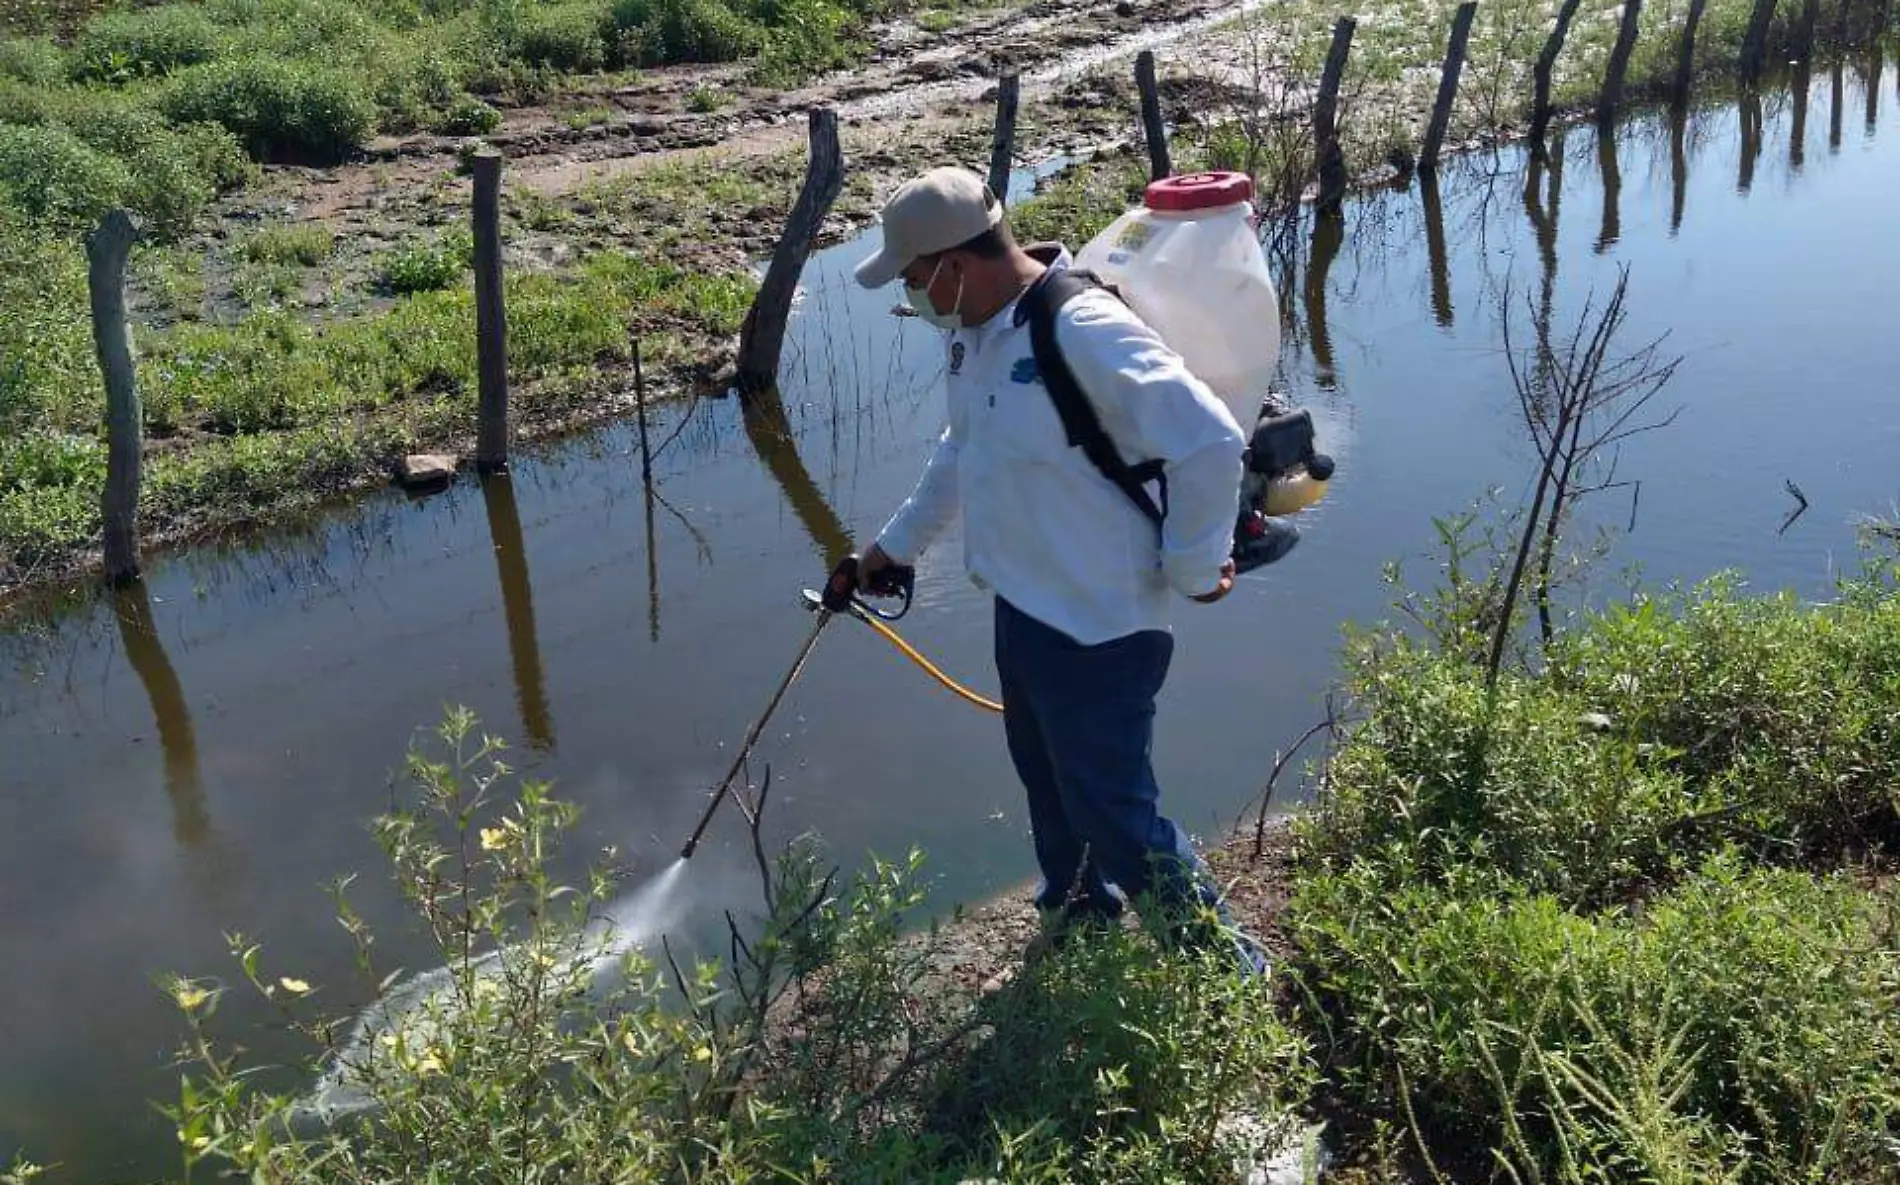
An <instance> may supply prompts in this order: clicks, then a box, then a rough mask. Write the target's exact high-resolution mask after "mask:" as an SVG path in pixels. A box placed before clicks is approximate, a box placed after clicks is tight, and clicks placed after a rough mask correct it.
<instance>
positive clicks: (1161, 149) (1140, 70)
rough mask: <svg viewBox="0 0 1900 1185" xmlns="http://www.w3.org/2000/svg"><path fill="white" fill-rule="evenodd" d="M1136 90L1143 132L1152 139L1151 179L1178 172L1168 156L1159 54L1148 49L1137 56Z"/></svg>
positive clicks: (1150, 140) (1149, 158)
mask: <svg viewBox="0 0 1900 1185" xmlns="http://www.w3.org/2000/svg"><path fill="white" fill-rule="evenodd" d="M1135 89H1136V90H1138V91H1140V92H1141V134H1142V135H1143V136H1145V137H1146V138H1147V140H1148V179H1149V180H1150V181H1159V180H1161V179H1162V178H1163V177H1172V176H1173V175H1174V162H1173V161H1172V160H1170V159H1169V157H1168V127H1167V125H1166V124H1165V123H1163V122H1162V120H1161V88H1160V85H1159V84H1158V83H1156V82H1155V55H1154V51H1153V50H1151V49H1144V50H1142V51H1141V53H1139V54H1137V55H1136V57H1135Z"/></svg>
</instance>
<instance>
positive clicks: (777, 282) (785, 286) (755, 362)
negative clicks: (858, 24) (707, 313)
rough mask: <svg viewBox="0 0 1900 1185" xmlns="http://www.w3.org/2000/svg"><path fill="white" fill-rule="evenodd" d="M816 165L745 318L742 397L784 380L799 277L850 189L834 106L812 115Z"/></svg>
mask: <svg viewBox="0 0 1900 1185" xmlns="http://www.w3.org/2000/svg"><path fill="white" fill-rule="evenodd" d="M810 124H811V131H810V134H811V161H810V163H809V164H807V165H806V168H805V186H804V188H803V189H801V190H800V191H799V194H798V200H797V201H796V202H794V203H793V204H792V213H791V216H790V217H789V218H787V219H786V220H785V233H784V234H782V235H780V236H779V240H778V246H777V247H776V248H774V249H773V251H772V263H771V266H769V267H767V268H766V269H765V282H764V283H763V284H761V285H759V294H758V296H757V297H755V298H754V299H753V301H752V308H751V309H750V310H749V311H748V312H747V313H746V315H745V327H744V328H743V329H742V330H740V332H739V363H738V375H737V379H736V382H737V384H738V387H739V393H740V394H741V395H742V396H750V395H756V394H758V393H759V392H761V391H769V390H771V389H772V387H773V386H775V385H776V384H777V382H778V364H779V356H780V355H781V354H782V353H784V350H785V322H786V319H787V318H788V317H790V316H791V313H792V297H793V296H794V295H795V294H796V293H797V291H798V277H799V273H801V272H803V271H804V270H805V259H806V257H807V256H809V255H810V254H811V245H812V240H814V239H816V238H817V237H818V230H819V228H820V227H821V226H823V225H824V222H825V215H826V214H827V213H828V212H830V210H831V203H832V202H834V201H836V200H837V197H838V191H839V190H841V189H843V188H844V153H843V150H842V149H841V148H839V146H838V113H837V112H836V111H834V110H832V109H831V108H829V107H814V108H813V109H812V111H811V115H810Z"/></svg>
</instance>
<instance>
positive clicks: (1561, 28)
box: [1531, 0, 1583, 156]
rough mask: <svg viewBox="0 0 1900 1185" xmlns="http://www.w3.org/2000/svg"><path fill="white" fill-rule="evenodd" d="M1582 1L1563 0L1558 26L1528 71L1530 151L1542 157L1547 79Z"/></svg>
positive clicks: (1547, 120) (1547, 125)
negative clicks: (1530, 84) (1531, 83)
mask: <svg viewBox="0 0 1900 1185" xmlns="http://www.w3.org/2000/svg"><path fill="white" fill-rule="evenodd" d="M1582 3H1583V0H1564V5H1563V7H1562V8H1560V9H1558V10H1557V23H1556V24H1555V25H1553V26H1551V30H1550V36H1549V37H1547V38H1545V39H1544V48H1543V49H1542V50H1540V51H1539V52H1538V54H1537V65H1536V66H1534V67H1533V68H1532V70H1531V75H1532V77H1533V79H1535V88H1536V89H1535V93H1534V95H1533V96H1532V98H1531V151H1532V152H1534V153H1536V154H1537V155H1539V156H1541V155H1543V153H1544V133H1546V132H1547V131H1549V130H1550V76H1551V72H1552V71H1554V70H1556V68H1557V55H1558V54H1560V53H1562V52H1563V49H1564V38H1566V37H1568V36H1570V22H1571V21H1572V20H1575V19H1576V16H1577V8H1578V6H1579V5H1580V4H1582Z"/></svg>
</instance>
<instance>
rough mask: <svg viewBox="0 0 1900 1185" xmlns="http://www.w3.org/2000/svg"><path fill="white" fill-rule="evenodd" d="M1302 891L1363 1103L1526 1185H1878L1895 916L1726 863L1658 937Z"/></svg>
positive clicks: (1494, 890) (1371, 887) (1899, 1044)
mask: <svg viewBox="0 0 1900 1185" xmlns="http://www.w3.org/2000/svg"><path fill="white" fill-rule="evenodd" d="M1380 858H1381V857H1379V856H1378V855H1377V854H1373V855H1371V856H1370V857H1369V858H1368V861H1367V862H1366V863H1363V864H1355V865H1353V866H1350V867H1348V868H1346V869H1345V870H1343V871H1337V872H1325V873H1319V874H1317V875H1314V876H1311V877H1310V878H1307V879H1306V880H1305V881H1304V882H1303V883H1302V885H1301V887H1300V889H1299V892H1298V894H1297V896H1296V899H1295V901H1294V904H1293V907H1292V911H1291V915H1290V917H1291V925H1292V927H1293V929H1294V931H1295V934H1296V935H1297V938H1298V941H1299V945H1300V949H1301V951H1302V952H1303V953H1302V966H1301V976H1302V979H1303V981H1304V982H1305V983H1306V984H1307V985H1308V987H1309V988H1311V989H1313V990H1314V992H1315V997H1316V998H1317V999H1318V1000H1320V1001H1322V1002H1323V1007H1324V1008H1325V1010H1326V1012H1325V1016H1326V1019H1325V1021H1324V1022H1323V1023H1325V1024H1326V1025H1327V1026H1328V1027H1329V1029H1330V1031H1331V1033H1332V1034H1333V1036H1334V1037H1335V1038H1336V1039H1338V1040H1339V1041H1340V1042H1341V1049H1342V1055H1341V1056H1342V1057H1343V1058H1344V1059H1345V1060H1346V1064H1347V1065H1349V1066H1350V1067H1351V1071H1350V1073H1349V1080H1350V1081H1351V1082H1352V1083H1353V1089H1355V1090H1356V1091H1359V1092H1362V1095H1363V1096H1364V1097H1369V1098H1372V1099H1377V1100H1381V1101H1380V1102H1379V1103H1378V1104H1377V1105H1378V1106H1380V1107H1382V1108H1383V1107H1387V1106H1391V1105H1392V1104H1393V1102H1394V1101H1395V1100H1397V1099H1399V1098H1400V1096H1401V1095H1403V1097H1404V1102H1403V1104H1402V1105H1403V1106H1404V1107H1409V1108H1412V1109H1414V1110H1415V1111H1416V1113H1417V1115H1418V1117H1419V1119H1420V1121H1421V1125H1422V1126H1421V1128H1420V1136H1421V1138H1423V1139H1426V1140H1428V1141H1429V1143H1430V1144H1431V1145H1432V1147H1433V1148H1434V1150H1435V1152H1436V1154H1437V1155H1438V1156H1440V1157H1441V1158H1444V1159H1445V1160H1447V1161H1449V1162H1450V1163H1453V1164H1466V1165H1469V1164H1471V1163H1472V1162H1473V1161H1474V1159H1482V1157H1478V1158H1474V1157H1473V1156H1472V1155H1471V1154H1472V1152H1474V1151H1475V1150H1479V1149H1486V1148H1490V1149H1496V1150H1497V1151H1496V1155H1497V1156H1498V1157H1499V1158H1500V1159H1502V1160H1504V1161H1505V1162H1506V1163H1509V1164H1510V1165H1512V1166H1513V1175H1514V1176H1515V1177H1517V1178H1518V1179H1526V1180H1529V1179H1546V1180H1549V1179H1556V1180H1562V1181H1574V1180H1585V1179H1590V1180H1595V1179H1620V1180H1634V1179H1642V1180H1656V1181H1671V1182H1682V1183H1683V1185H1688V1183H1689V1182H1695V1181H1716V1180H1723V1181H1748V1182H1763V1183H1764V1185H1766V1183H1768V1182H1780V1181H1789V1180H1876V1179H1882V1178H1881V1177H1880V1173H1881V1172H1882V1171H1883V1170H1882V1169H1881V1166H1882V1165H1886V1166H1887V1167H1888V1168H1890V1167H1891V1155H1892V1153H1891V1146H1890V1142H1889V1137H1888V1135H1887V1133H1888V1131H1889V1130H1890V1127H1889V1125H1891V1124H1892V1123H1894V1122H1895V1121H1896V1120H1897V1119H1900V1088H1897V1087H1896V1085H1895V1084H1896V1083H1897V1082H1900V1020H1897V1019H1896V1017H1897V1016H1900V1013H1897V1012H1896V1010H1895V1008H1896V1004H1900V970H1896V969H1897V968H1900V963H1896V962H1895V958H1896V956H1900V939H1897V937H1896V934H1895V930H1894V927H1893V924H1892V916H1891V912H1890V911H1891V910H1892V909H1893V908H1894V907H1895V905H1896V904H1897V903H1896V902H1895V901H1893V900H1888V901H1885V902H1882V901H1881V900H1880V899H1879V898H1877V897H1874V896H1871V895H1869V894H1868V893H1866V892H1864V891H1862V890H1860V889H1858V888H1856V887H1855V886H1854V884H1853V883H1851V881H1850V880H1848V879H1847V878H1845V877H1841V876H1835V877H1822V878H1816V877H1814V876H1812V875H1810V874H1808V873H1806V872H1801V871H1795V870H1769V869H1750V868H1748V867H1747V866H1746V863H1745V862H1744V861H1743V860H1741V859H1739V858H1737V857H1734V856H1722V857H1718V858H1716V859H1714V860H1713V861H1712V862H1710V863H1709V864H1707V865H1705V866H1703V867H1702V868H1700V869H1699V870H1697V871H1696V873H1695V875H1693V876H1690V877H1688V878H1686V879H1685V880H1684V881H1683V882H1682V883H1681V884H1680V885H1678V886H1677V887H1676V888H1674V889H1672V890H1670V891H1668V892H1666V893H1664V894H1661V895H1659V896H1658V897H1656V898H1654V899H1652V900H1651V901H1650V902H1648V903H1647V905H1646V906H1645V908H1644V909H1643V910H1642V911H1641V913H1640V914H1634V913H1626V912H1621V911H1614V912H1609V913H1604V914H1598V915H1589V914H1584V913H1579V912H1577V911H1575V910H1572V909H1569V908H1567V907H1566V906H1564V905H1563V904H1562V903H1561V902H1559V901H1558V900H1557V899H1555V898H1553V897H1551V896H1549V895H1546V894H1536V893H1530V892H1526V891H1524V890H1522V889H1521V888H1511V887H1508V886H1505V887H1502V888H1501V887H1500V885H1499V883H1498V881H1497V880H1496V879H1495V878H1494V877H1491V876H1487V875H1482V874H1474V878H1473V879H1470V880H1462V879H1458V878H1454V879H1453V880H1452V881H1450V882H1448V883H1445V884H1440V885H1423V884H1420V885H1412V886H1407V887H1400V888H1395V887H1394V884H1393V882H1392V880H1391V879H1390V878H1389V877H1387V876H1384V875H1380V874H1377V873H1373V872H1372V871H1371V869H1370V865H1371V864H1372V863H1376V862H1377V861H1378V860H1379V859H1380Z"/></svg>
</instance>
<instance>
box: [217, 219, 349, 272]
mask: <svg viewBox="0 0 1900 1185" xmlns="http://www.w3.org/2000/svg"><path fill="white" fill-rule="evenodd" d="M335 247H336V235H335V233H334V232H332V231H331V230H330V228H329V227H327V226H322V225H318V224H315V223H304V224H299V225H284V226H266V227H263V228H261V229H259V230H256V231H253V232H251V233H250V234H249V235H246V236H245V237H244V238H243V239H241V240H240V241H239V243H238V248H237V254H238V258H240V259H242V260H244V261H245V262H247V263H260V264H276V265H280V266H292V267H315V266H317V265H318V264H319V263H322V262H323V261H324V260H326V259H328V258H329V257H330V252H331V251H332V250H333V249H334V248H335Z"/></svg>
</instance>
